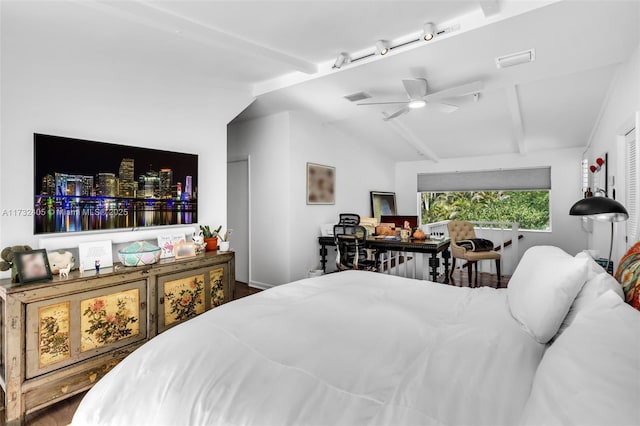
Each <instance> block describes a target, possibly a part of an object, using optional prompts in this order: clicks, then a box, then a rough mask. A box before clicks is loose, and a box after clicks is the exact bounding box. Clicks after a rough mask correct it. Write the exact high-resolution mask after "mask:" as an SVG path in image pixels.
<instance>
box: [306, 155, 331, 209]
mask: <svg viewBox="0 0 640 426" xmlns="http://www.w3.org/2000/svg"><path fill="white" fill-rule="evenodd" d="M335 203H336V168H335V167H331V166H323V165H322V164H314V163H307V204H335Z"/></svg>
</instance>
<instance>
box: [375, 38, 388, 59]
mask: <svg viewBox="0 0 640 426" xmlns="http://www.w3.org/2000/svg"><path fill="white" fill-rule="evenodd" d="M389 49H390V48H389V42H388V41H386V40H378V41H376V55H381V56H383V55H386V54H387V53H389Z"/></svg>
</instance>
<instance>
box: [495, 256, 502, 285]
mask: <svg viewBox="0 0 640 426" xmlns="http://www.w3.org/2000/svg"><path fill="white" fill-rule="evenodd" d="M496 272H497V274H498V287H500V284H502V279H501V277H502V275H501V274H500V259H496Z"/></svg>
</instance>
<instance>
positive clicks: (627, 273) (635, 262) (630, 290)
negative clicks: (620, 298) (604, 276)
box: [616, 242, 640, 310]
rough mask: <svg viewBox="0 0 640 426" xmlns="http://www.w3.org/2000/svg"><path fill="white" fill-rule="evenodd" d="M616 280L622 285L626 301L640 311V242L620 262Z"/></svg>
mask: <svg viewBox="0 0 640 426" xmlns="http://www.w3.org/2000/svg"><path fill="white" fill-rule="evenodd" d="M616 279H617V280H618V282H620V284H621V285H622V290H623V291H624V300H625V301H626V302H627V303H628V304H630V305H631V306H633V307H634V308H636V309H638V310H640V242H637V243H635V244H634V245H633V246H632V247H631V248H630V249H629V251H628V252H627V253H626V254H625V255H624V256H623V257H622V259H621V260H620V265H619V266H618V270H617V271H616Z"/></svg>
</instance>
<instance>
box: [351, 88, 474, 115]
mask: <svg viewBox="0 0 640 426" xmlns="http://www.w3.org/2000/svg"><path fill="white" fill-rule="evenodd" d="M402 84H403V85H404V89H405V91H406V92H407V96H408V98H409V99H408V100H406V101H397V102H366V103H360V104H358V105H393V104H404V106H403V107H402V108H400V109H399V110H398V111H396V112H394V113H393V114H390V115H387V114H385V116H384V120H385V121H387V120H391V119H393V118H396V117H399V116H401V115H402V114H406V113H407V112H409V111H411V110H412V109H418V108H424V107H426V106H433V107H435V108H436V109H438V110H439V111H441V112H444V113H451V112H454V111H455V110H457V109H458V106H456V105H453V104H450V103H446V102H442V101H443V100H448V99H450V98H459V97H462V96H468V95H474V97H475V99H476V100H477V99H478V94H479V93H480V92H481V91H482V89H483V88H484V84H483V83H482V81H474V82H472V83H467V84H463V85H460V86H456V87H452V88H450V89H445V90H441V91H439V92H433V93H428V87H427V80H426V79H424V78H417V79H415V80H402Z"/></svg>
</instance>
